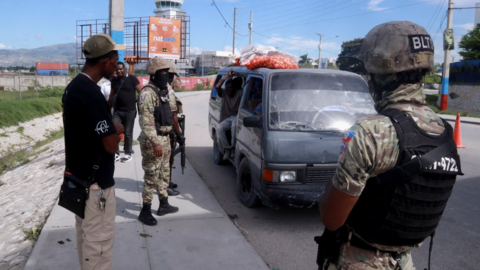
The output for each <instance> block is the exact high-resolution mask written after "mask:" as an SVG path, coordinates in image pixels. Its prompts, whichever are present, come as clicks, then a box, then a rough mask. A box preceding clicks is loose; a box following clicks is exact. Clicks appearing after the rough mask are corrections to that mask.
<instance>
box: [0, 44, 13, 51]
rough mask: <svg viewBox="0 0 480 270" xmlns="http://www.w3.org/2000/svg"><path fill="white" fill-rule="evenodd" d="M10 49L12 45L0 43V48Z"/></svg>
mask: <svg viewBox="0 0 480 270" xmlns="http://www.w3.org/2000/svg"><path fill="white" fill-rule="evenodd" d="M8 49H12V46H7V45H5V44H2V43H0V50H8Z"/></svg>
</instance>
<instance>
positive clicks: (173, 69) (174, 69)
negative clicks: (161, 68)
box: [168, 61, 178, 76]
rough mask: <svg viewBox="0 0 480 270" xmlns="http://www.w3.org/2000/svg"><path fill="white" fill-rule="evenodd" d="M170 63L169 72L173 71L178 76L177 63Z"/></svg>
mask: <svg viewBox="0 0 480 270" xmlns="http://www.w3.org/2000/svg"><path fill="white" fill-rule="evenodd" d="M168 64H169V66H170V69H169V70H168V73H173V74H175V75H177V76H178V71H177V66H176V65H175V63H173V62H171V61H169V62H168Z"/></svg>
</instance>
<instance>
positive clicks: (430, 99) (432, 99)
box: [426, 94, 480, 118]
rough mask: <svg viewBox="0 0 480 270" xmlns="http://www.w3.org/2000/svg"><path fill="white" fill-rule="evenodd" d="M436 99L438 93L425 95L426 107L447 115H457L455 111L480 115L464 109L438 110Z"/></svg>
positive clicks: (462, 113) (468, 114)
mask: <svg viewBox="0 0 480 270" xmlns="http://www.w3.org/2000/svg"><path fill="white" fill-rule="evenodd" d="M437 100H438V94H434V95H426V102H427V105H428V107H430V109H432V110H433V111H434V112H435V113H439V114H447V115H457V113H459V114H460V115H461V116H466V117H476V118H480V115H477V114H474V113H469V112H465V111H451V110H446V111H440V108H439V107H438V106H437Z"/></svg>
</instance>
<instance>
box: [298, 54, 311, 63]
mask: <svg viewBox="0 0 480 270" xmlns="http://www.w3.org/2000/svg"><path fill="white" fill-rule="evenodd" d="M311 61H312V59H311V58H308V53H306V54H304V55H300V60H299V61H298V63H299V64H300V65H308V64H310V63H311Z"/></svg>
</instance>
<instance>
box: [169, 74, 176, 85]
mask: <svg viewBox="0 0 480 270" xmlns="http://www.w3.org/2000/svg"><path fill="white" fill-rule="evenodd" d="M173 79H175V74H173V73H168V83H169V84H170V85H172V83H173Z"/></svg>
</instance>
